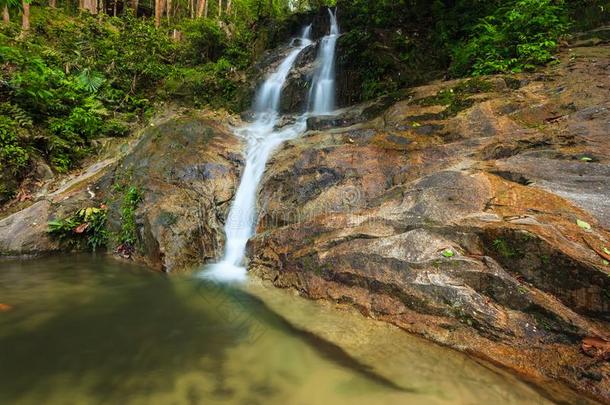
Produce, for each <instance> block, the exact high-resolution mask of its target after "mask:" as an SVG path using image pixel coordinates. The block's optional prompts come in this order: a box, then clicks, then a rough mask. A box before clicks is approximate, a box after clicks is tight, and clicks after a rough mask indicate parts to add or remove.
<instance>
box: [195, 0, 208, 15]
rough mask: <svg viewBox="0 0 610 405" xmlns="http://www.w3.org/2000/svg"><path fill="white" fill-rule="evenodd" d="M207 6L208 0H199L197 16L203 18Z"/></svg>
mask: <svg viewBox="0 0 610 405" xmlns="http://www.w3.org/2000/svg"><path fill="white" fill-rule="evenodd" d="M207 6H208V5H207V0H199V2H198V3H197V18H201V17H202V16H203V12H204V10H205V9H206V8H207Z"/></svg>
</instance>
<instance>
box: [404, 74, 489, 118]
mask: <svg viewBox="0 0 610 405" xmlns="http://www.w3.org/2000/svg"><path fill="white" fill-rule="evenodd" d="M492 89H493V84H492V83H490V82H489V81H486V80H483V79H479V78H476V79H470V80H466V81H464V82H461V83H459V84H458V85H457V86H454V87H452V88H450V89H444V90H441V91H439V92H438V93H437V94H436V95H434V96H430V97H425V98H422V99H419V100H416V101H415V103H416V104H418V105H421V106H434V105H443V106H447V108H445V110H444V111H443V112H441V113H440V114H439V115H438V118H440V119H446V118H449V117H454V116H456V115H457V114H458V113H460V112H461V111H464V110H466V109H468V108H470V107H472V106H473V105H474V103H475V100H473V99H472V98H470V96H472V95H474V94H479V93H486V92H489V91H491V90H492Z"/></svg>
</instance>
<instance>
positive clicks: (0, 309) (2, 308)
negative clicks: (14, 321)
mask: <svg viewBox="0 0 610 405" xmlns="http://www.w3.org/2000/svg"><path fill="white" fill-rule="evenodd" d="M11 309H13V307H12V306H11V305H9V304H2V303H0V312H8V311H10V310H11Z"/></svg>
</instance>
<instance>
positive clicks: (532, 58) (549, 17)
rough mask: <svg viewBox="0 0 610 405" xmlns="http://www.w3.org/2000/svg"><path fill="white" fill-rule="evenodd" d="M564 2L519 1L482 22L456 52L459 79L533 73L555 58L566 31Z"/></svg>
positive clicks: (502, 8) (549, 0)
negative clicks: (533, 70) (494, 74)
mask: <svg viewBox="0 0 610 405" xmlns="http://www.w3.org/2000/svg"><path fill="white" fill-rule="evenodd" d="M567 28H568V23H567V15H566V11H565V7H564V5H563V2H561V1H552V0H517V1H515V2H513V3H512V4H510V5H508V6H506V7H500V8H498V10H497V11H496V13H495V14H494V15H492V16H488V17H486V18H483V19H482V20H480V22H479V23H478V24H477V25H476V26H475V27H474V29H473V34H472V36H471V38H470V39H469V40H468V41H466V42H464V43H462V44H460V45H458V46H457V47H456V49H455V51H454V53H453V63H452V65H451V72H452V73H453V74H454V75H456V76H463V75H466V74H473V75H482V74H491V73H499V72H521V71H524V70H532V69H534V68H535V67H536V66H539V65H543V64H545V63H547V62H549V61H550V60H552V59H553V55H554V53H555V51H556V49H557V39H558V38H559V37H560V36H561V35H562V34H563V33H565V32H566V31H567Z"/></svg>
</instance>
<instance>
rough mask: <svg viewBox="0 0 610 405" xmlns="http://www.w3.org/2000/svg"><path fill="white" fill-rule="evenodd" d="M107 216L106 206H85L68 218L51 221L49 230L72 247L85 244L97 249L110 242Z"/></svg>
mask: <svg viewBox="0 0 610 405" xmlns="http://www.w3.org/2000/svg"><path fill="white" fill-rule="evenodd" d="M106 217H107V211H106V207H105V206H102V207H100V208H96V207H88V208H83V209H81V210H78V211H77V212H75V213H74V214H73V215H70V216H69V217H67V218H63V219H57V220H54V221H50V222H49V223H48V232H49V234H51V235H52V236H53V237H56V238H58V239H59V240H60V241H61V242H62V243H66V244H68V245H69V246H71V247H74V248H79V249H82V248H84V247H85V246H84V245H83V244H85V245H86V246H87V247H88V248H89V249H91V250H93V251H95V250H96V249H98V248H100V247H104V246H106V244H107V243H108V230H107V229H106Z"/></svg>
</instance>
